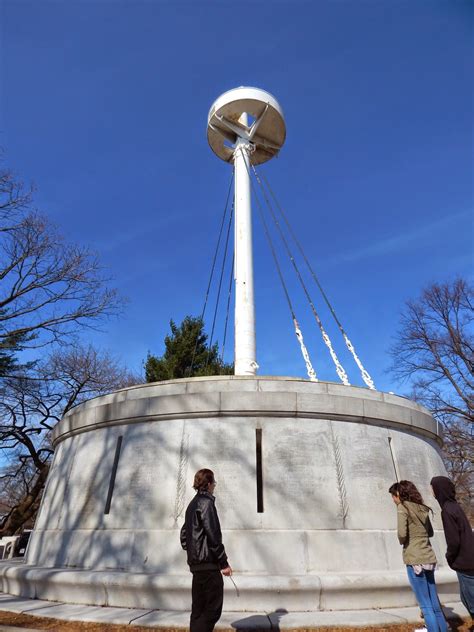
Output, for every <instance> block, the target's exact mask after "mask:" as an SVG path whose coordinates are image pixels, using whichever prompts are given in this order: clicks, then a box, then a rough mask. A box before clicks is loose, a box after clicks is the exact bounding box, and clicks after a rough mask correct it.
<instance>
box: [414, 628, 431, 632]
mask: <svg viewBox="0 0 474 632" xmlns="http://www.w3.org/2000/svg"><path fill="white" fill-rule="evenodd" d="M413 632H428V630H427V629H426V628H416V630H413Z"/></svg>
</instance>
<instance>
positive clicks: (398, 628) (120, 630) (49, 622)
mask: <svg viewBox="0 0 474 632" xmlns="http://www.w3.org/2000/svg"><path fill="white" fill-rule="evenodd" d="M0 625H9V626H13V627H17V628H19V629H21V628H34V629H35V630H50V632H153V631H159V632H186V630H187V628H156V627H152V628H149V627H143V626H138V625H133V626H132V625H113V624H109V623H84V622H81V621H59V620H58V619H48V618H46V617H36V616H35V617H33V616H31V615H27V614H16V613H14V612H4V611H0ZM450 625H451V629H452V630H453V632H454V631H455V632H472V630H473V627H472V626H471V625H470V623H468V622H467V621H464V622H463V621H461V620H460V619H459V620H458V621H457V622H454V621H451V622H450ZM420 627H421V625H420V624H419V623H418V624H416V623H409V624H404V625H387V626H384V627H382V628H381V627H380V626H376V627H364V628H341V627H333V628H328V627H324V628H298V629H297V630H287V629H285V631H284V632H314V631H315V630H317V631H318V632H413V631H414V630H416V629H417V628H420ZM219 632H235V630H233V629H231V628H229V630H228V631H226V630H219ZM242 632H243V631H242ZM252 632H255V631H252Z"/></svg>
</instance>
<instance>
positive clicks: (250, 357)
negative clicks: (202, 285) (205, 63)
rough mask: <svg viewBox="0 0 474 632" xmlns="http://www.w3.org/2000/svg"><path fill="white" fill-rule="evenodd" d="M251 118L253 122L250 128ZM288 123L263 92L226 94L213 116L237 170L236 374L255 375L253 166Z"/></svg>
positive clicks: (212, 139) (267, 155) (223, 154)
mask: <svg viewBox="0 0 474 632" xmlns="http://www.w3.org/2000/svg"><path fill="white" fill-rule="evenodd" d="M249 116H251V117H252V118H253V123H252V124H251V125H249ZM285 133H286V132H285V121H284V119H283V112H282V110H281V108H280V106H279V104H278V102H277V101H276V99H275V98H274V97H273V96H272V95H271V94H269V93H268V92H265V91H264V90H260V89H259V88H247V87H242V88H236V89H234V90H229V92H225V93H224V94H222V95H221V96H220V97H219V98H218V99H217V100H216V101H215V103H214V104H213V106H212V107H211V110H210V112H209V117H208V127H207V137H208V141H209V144H210V146H211V148H212V150H213V151H214V152H215V153H216V154H217V156H219V158H222V159H223V160H225V161H226V162H233V163H234V168H235V198H234V214H235V246H234V248H235V254H234V257H235V264H234V269H235V375H255V373H256V371H257V368H258V364H257V360H256V343H255V304H254V292H253V253H252V208H251V193H252V192H251V183H250V169H251V166H250V165H251V164H253V165H256V164H261V163H262V162H266V161H267V160H270V159H271V158H273V156H275V155H276V154H277V153H278V152H279V150H280V148H281V146H282V145H283V143H284V141H285Z"/></svg>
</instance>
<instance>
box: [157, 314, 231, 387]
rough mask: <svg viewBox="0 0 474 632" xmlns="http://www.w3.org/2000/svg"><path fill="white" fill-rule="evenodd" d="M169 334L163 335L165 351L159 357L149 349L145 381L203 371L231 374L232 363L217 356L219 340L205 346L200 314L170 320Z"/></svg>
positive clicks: (204, 373)
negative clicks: (227, 362)
mask: <svg viewBox="0 0 474 632" xmlns="http://www.w3.org/2000/svg"><path fill="white" fill-rule="evenodd" d="M170 329H171V335H169V336H166V337H165V341H164V342H165V352H164V353H163V355H162V356H161V357H156V356H154V355H151V354H150V353H149V354H148V356H147V359H146V362H145V377H146V381H147V382H160V381H162V380H173V379H176V378H183V377H196V376H203V375H231V374H233V372H234V365H233V364H226V363H225V362H222V361H221V360H220V358H219V348H218V344H217V343H215V344H213V345H212V347H210V348H209V347H208V346H207V334H205V333H204V322H203V320H202V319H201V318H196V317H193V316H186V317H185V318H184V320H183V322H182V323H181V325H179V326H177V325H176V323H175V322H174V321H173V320H170Z"/></svg>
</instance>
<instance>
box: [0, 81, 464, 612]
mask: <svg viewBox="0 0 474 632" xmlns="http://www.w3.org/2000/svg"><path fill="white" fill-rule="evenodd" d="M208 140H209V144H210V146H211V148H212V149H213V151H214V152H215V153H216V154H217V156H219V157H220V158H222V159H223V160H225V161H227V162H229V163H233V164H234V168H235V201H234V205H235V293H236V306H235V376H216V377H202V378H189V379H181V380H172V381H168V382H160V383H154V384H143V385H138V386H135V387H132V388H128V389H124V390H120V391H117V392H115V393H112V394H110V395H106V396H103V397H98V398H96V399H93V400H90V401H88V402H86V403H84V404H81V405H79V406H77V407H76V408H74V409H72V410H71V411H70V412H69V413H68V414H67V415H66V416H65V417H64V419H62V420H61V421H60V422H59V424H58V425H57V426H56V428H55V429H54V433H53V443H54V446H55V456H54V461H53V464H52V468H51V472H50V475H49V479H48V483H47V487H46V489H45V492H44V497H43V500H42V505H41V509H40V512H39V516H38V519H37V523H36V526H35V530H34V533H33V535H32V538H31V541H30V545H29V548H28V551H27V557H26V561H25V564H22V565H11V566H5V567H3V570H2V571H1V579H0V581H1V588H2V590H3V591H5V592H9V593H12V594H16V595H23V596H27V597H33V598H41V599H49V600H58V601H65V602H71V603H81V604H96V605H109V606H127V607H141V608H159V609H164V610H186V609H189V608H190V603H191V593H190V585H191V576H190V574H189V572H188V569H187V567H186V561H185V555H184V554H183V552H182V551H181V548H180V544H179V529H180V527H181V524H182V522H183V518H184V509H185V507H186V505H187V503H188V502H189V500H190V499H191V497H192V495H193V493H194V492H193V490H192V488H191V485H192V480H193V475H194V472H195V471H196V470H198V469H199V468H201V467H211V468H212V469H213V470H214V472H215V474H216V479H217V482H218V487H217V492H216V494H217V503H218V509H219V515H220V516H221V521H222V527H223V532H224V541H225V543H226V548H227V551H228V555H229V559H230V562H231V564H232V567H233V569H234V573H235V580H236V583H237V584H238V587H239V590H240V596H238V595H237V593H236V592H235V590H234V587H233V586H232V584H231V583H230V581H229V583H228V585H226V595H225V609H226V610H230V611H236V612H244V611H271V610H275V609H278V608H284V609H286V610H288V611H311V610H313V611H318V610H348V609H367V608H384V607H391V606H398V607H400V606H404V605H415V598H414V595H413V593H412V591H411V589H410V588H409V585H408V581H407V578H406V573H405V569H404V567H403V563H402V559H401V551H400V546H399V544H398V540H397V537H396V532H395V524H396V513H395V510H394V508H393V505H392V501H391V498H390V495H389V494H388V488H389V486H390V484H391V483H393V482H394V480H397V479H401V478H410V479H411V480H413V481H414V482H415V483H416V484H417V486H419V489H420V490H421V492H422V493H423V494H424V496H425V497H426V498H428V497H429V490H428V485H429V481H430V479H431V477H432V476H435V475H444V474H445V469H444V466H443V463H442V460H441V457H440V450H439V448H440V445H441V437H440V433H439V429H438V427H437V423H436V422H435V421H434V420H433V418H432V417H431V416H430V414H429V413H428V411H427V410H425V409H424V408H423V407H421V406H419V405H418V404H416V403H413V402H411V401H409V400H408V399H405V398H403V397H399V396H396V395H393V394H390V393H382V392H379V391H377V390H375V388H373V383H371V381H368V382H366V383H367V384H368V387H367V388H362V387H356V386H351V385H348V382H347V380H343V383H342V384H336V383H332V382H322V381H317V380H316V378H315V376H314V372H313V374H311V372H310V371H309V375H310V377H311V379H308V380H305V379H298V378H291V377H274V376H259V375H257V373H256V372H257V357H256V345H255V322H254V321H255V317H254V292H253V264H252V235H251V201H250V200H251V195H250V193H251V183H250V175H251V169H252V167H253V166H255V165H258V164H260V163H263V162H265V161H267V160H269V159H271V158H272V157H273V156H274V155H275V154H277V153H278V152H279V150H280V149H281V147H282V145H283V143H284V140H285V122H284V117H283V113H282V109H281V107H280V105H279V104H278V102H277V101H276V99H275V98H274V97H273V96H272V95H270V94H269V93H267V92H265V91H263V90H260V89H256V88H237V89H235V90H231V91H229V92H226V93H225V94H223V95H221V96H220V97H219V98H218V99H217V101H216V102H215V103H214V104H213V106H212V108H211V110H210V113H209V118H208ZM297 335H298V332H297ZM299 340H300V342H301V345H302V350H304V347H303V341H302V338H301V339H300V338H299ZM308 362H309V360H308ZM308 362H307V366H308ZM433 505H435V503H434V502H433ZM434 525H435V529H436V536H435V539H434V546H435V550H436V553H437V557H438V560H439V562H440V565H441V566H440V569H439V570H438V572H437V583H438V587H439V594H440V597H441V599H442V600H443V601H445V600H450V601H457V600H458V594H459V593H458V586H457V580H456V577H455V574H454V573H453V572H452V571H451V570H450V569H449V568H447V567H446V566H444V565H443V564H444V540H443V535H442V530H441V522H440V518H439V514H437V515H436V516H435V520H434ZM226 582H227V580H226Z"/></svg>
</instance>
